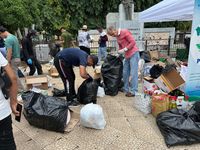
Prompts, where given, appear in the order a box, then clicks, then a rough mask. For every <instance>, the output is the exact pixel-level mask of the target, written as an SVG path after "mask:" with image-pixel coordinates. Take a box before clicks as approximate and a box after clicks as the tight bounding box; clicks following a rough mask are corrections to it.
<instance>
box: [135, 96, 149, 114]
mask: <svg viewBox="0 0 200 150" xmlns="http://www.w3.org/2000/svg"><path fill="white" fill-rule="evenodd" d="M133 103H134V107H135V108H136V109H137V110H139V111H141V112H143V113H144V114H145V115H147V114H149V113H151V98H150V96H149V95H146V94H141V95H139V96H136V97H135V98H134V101H133Z"/></svg>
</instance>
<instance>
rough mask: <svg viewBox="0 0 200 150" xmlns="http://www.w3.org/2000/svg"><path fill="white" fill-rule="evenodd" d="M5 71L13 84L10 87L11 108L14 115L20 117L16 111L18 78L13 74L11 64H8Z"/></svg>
mask: <svg viewBox="0 0 200 150" xmlns="http://www.w3.org/2000/svg"><path fill="white" fill-rule="evenodd" d="M4 70H5V71H6V73H7V75H8V77H9V78H10V80H11V83H12V85H11V87H10V106H11V109H12V112H13V114H15V115H16V116H18V115H19V112H18V111H17V110H16V109H17V77H16V75H15V73H14V72H13V70H12V68H11V66H10V64H7V65H6V66H5V67H4Z"/></svg>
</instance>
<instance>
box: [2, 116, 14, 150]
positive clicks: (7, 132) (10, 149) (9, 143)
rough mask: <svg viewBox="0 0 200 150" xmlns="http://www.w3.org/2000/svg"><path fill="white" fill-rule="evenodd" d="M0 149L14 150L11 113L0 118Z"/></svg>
mask: <svg viewBox="0 0 200 150" xmlns="http://www.w3.org/2000/svg"><path fill="white" fill-rule="evenodd" d="M0 150H16V145H15V141H14V137H13V132H12V120H11V115H10V116H8V117H6V118H5V119H3V120H0Z"/></svg>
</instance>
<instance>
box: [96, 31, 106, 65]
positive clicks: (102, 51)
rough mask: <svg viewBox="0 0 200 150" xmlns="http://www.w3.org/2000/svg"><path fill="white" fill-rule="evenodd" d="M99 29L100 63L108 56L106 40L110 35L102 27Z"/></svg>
mask: <svg viewBox="0 0 200 150" xmlns="http://www.w3.org/2000/svg"><path fill="white" fill-rule="evenodd" d="M98 31H99V33H100V37H99V41H98V43H99V49H98V59H99V62H98V65H100V63H101V60H104V59H105V58H106V56H107V47H106V42H107V41H108V37H107V35H106V33H105V32H104V31H103V28H102V27H99V28H98Z"/></svg>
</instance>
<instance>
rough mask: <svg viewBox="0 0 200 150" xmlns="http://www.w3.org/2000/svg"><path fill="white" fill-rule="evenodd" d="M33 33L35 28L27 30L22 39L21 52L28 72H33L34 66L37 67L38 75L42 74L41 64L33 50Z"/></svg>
mask: <svg viewBox="0 0 200 150" xmlns="http://www.w3.org/2000/svg"><path fill="white" fill-rule="evenodd" d="M35 35H36V31H35V30H29V32H28V34H27V36H26V37H24V38H23V39H22V53H23V55H24V60H25V62H26V64H27V65H28V66H29V68H30V72H29V75H30V76H31V75H33V74H34V73H35V71H36V68H37V72H38V75H40V74H43V71H42V66H41V64H40V63H39V61H38V60H37V58H36V56H35V53H34V51H33V43H32V36H35Z"/></svg>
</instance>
